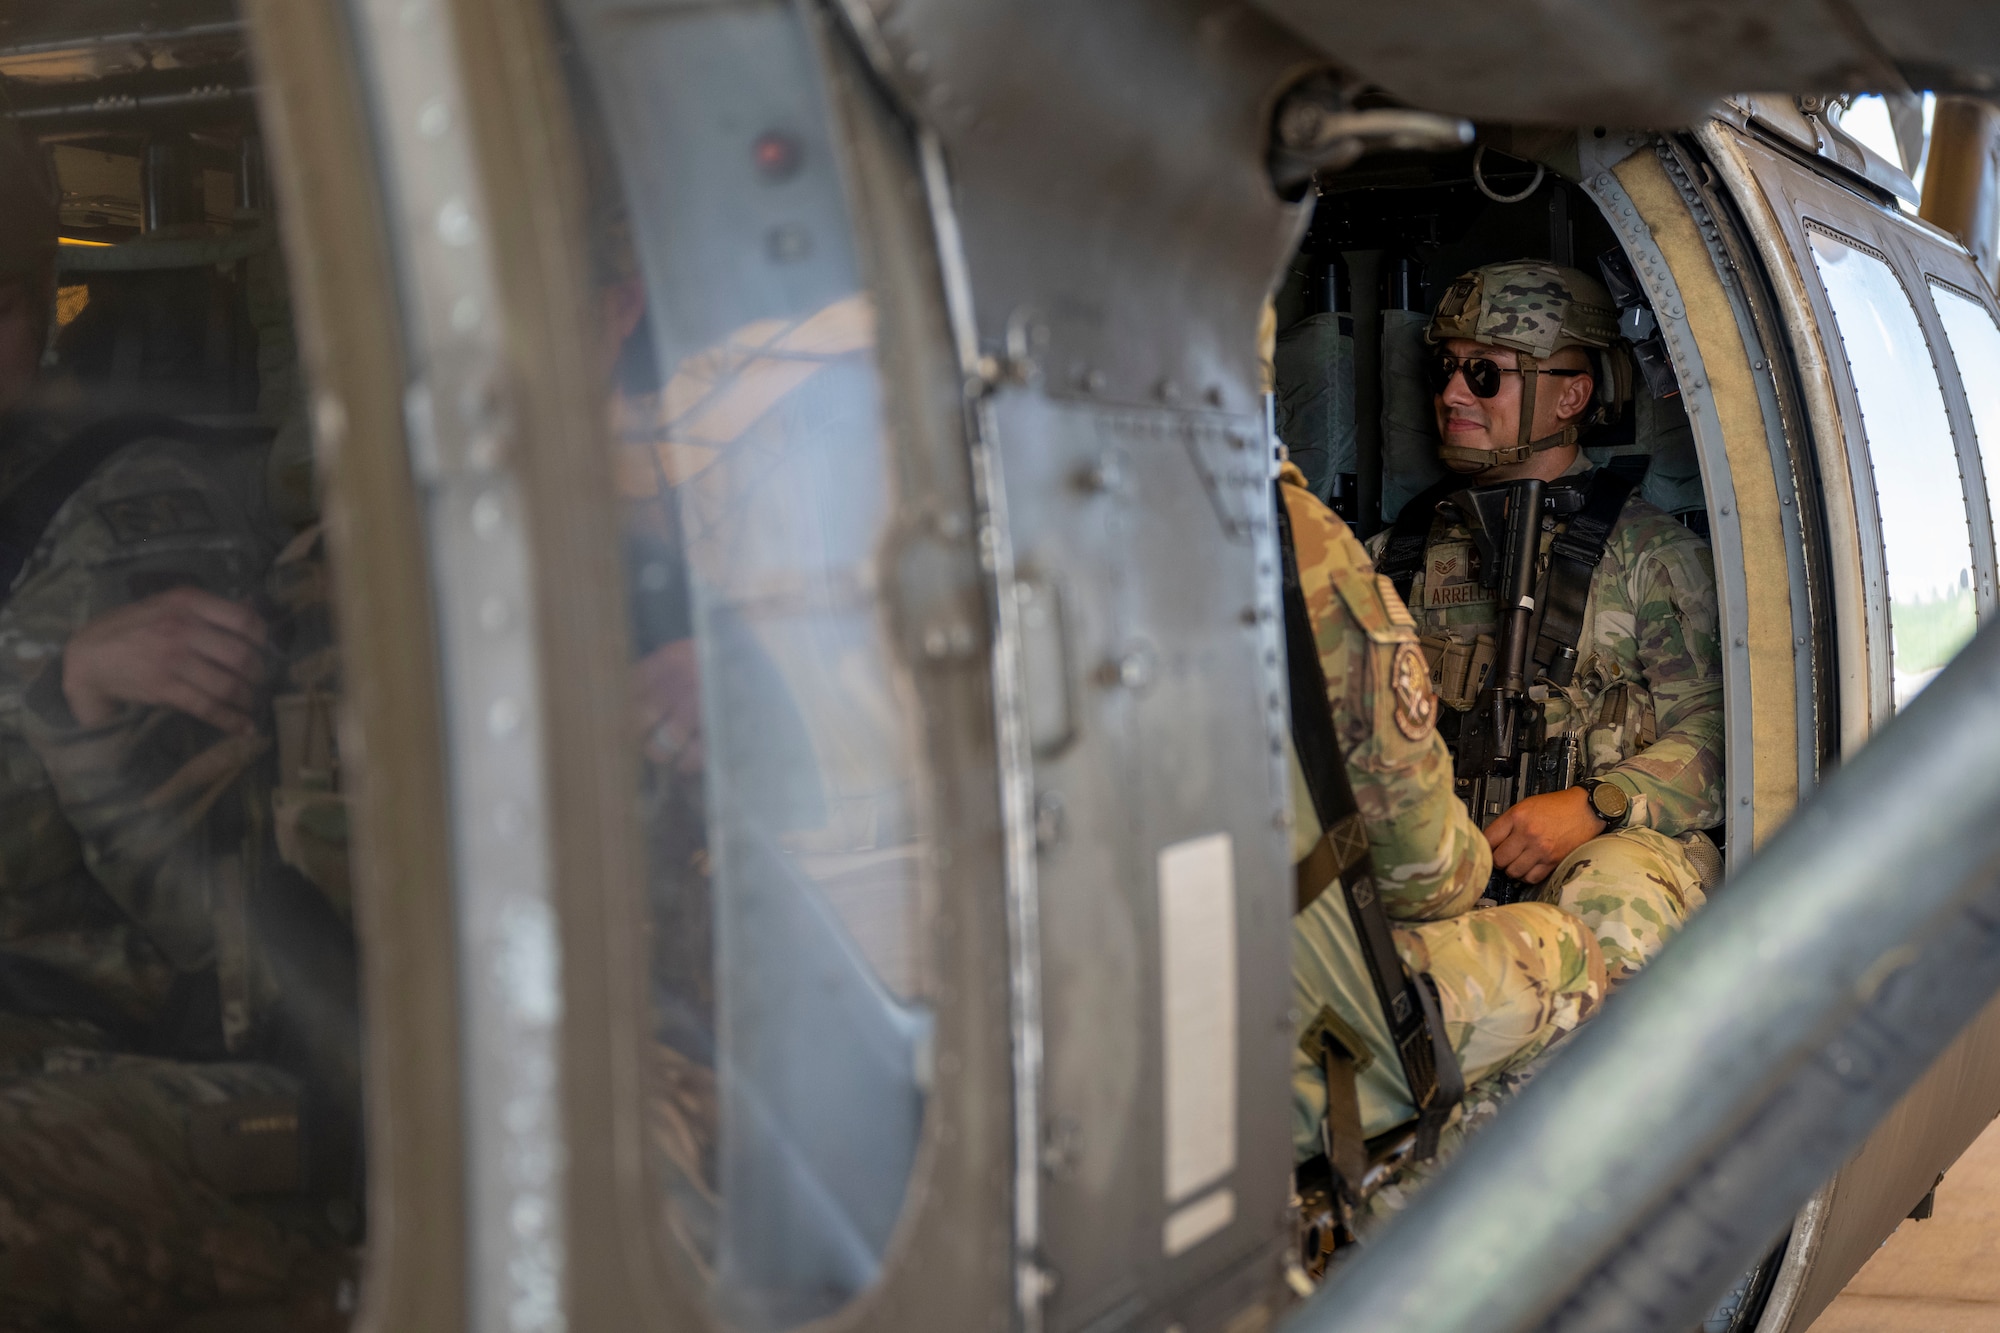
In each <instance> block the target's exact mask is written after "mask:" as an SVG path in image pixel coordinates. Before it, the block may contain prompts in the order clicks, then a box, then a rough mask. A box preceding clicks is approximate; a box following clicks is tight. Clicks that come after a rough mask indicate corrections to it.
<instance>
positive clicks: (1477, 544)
mask: <svg viewBox="0 0 2000 1333" xmlns="http://www.w3.org/2000/svg"><path fill="white" fill-rule="evenodd" d="M1616 317H1617V311H1616V308H1615V306H1614V305H1613V303H1612V301H1611V298H1610V296H1609V294H1608V293H1607V292H1606V291H1605V289H1604V288H1603V286H1602V285H1601V284H1599V283H1598V282H1597V281H1596V280H1595V279H1593V278H1591V277H1589V276H1587V275H1585V274H1583V273H1581V272H1579V271H1577V270H1575V269H1570V268H1562V267H1559V266H1557V265H1554V264H1548V263H1543V262H1539V261H1526V260H1524V261H1519V262H1514V263H1506V264H1490V265H1488V266H1486V267H1485V268H1482V269H1477V270H1475V271H1473V272H1471V273H1468V274H1466V275H1465V276H1463V277H1461V278H1460V279H1458V281H1457V282H1455V283H1454V284H1453V285H1452V287H1451V289H1450V290H1449V291H1448V292H1446V294H1445V296H1444V299H1443V301H1442V302H1440V303H1439V306H1438V310H1437V314H1436V316H1435V317H1434V318H1433V320H1432V322H1431V325H1430V329H1429V331H1428V334H1427V337H1428V339H1429V341H1430V342H1431V343H1432V345H1433V346H1434V347H1435V349H1436V351H1435V358H1434V363H1433V366H1432V387H1433V390H1434V392H1435V394H1436V400H1435V401H1436V409H1437V424H1438V432H1439V435H1440V437H1441V439H1442V441H1443V445H1442V448H1441V455H1442V457H1443V460H1444V462H1445V464H1446V466H1448V467H1450V468H1451V469H1452V470H1453V471H1454V472H1457V473H1459V474H1461V475H1462V476H1464V477H1467V478H1469V488H1468V483H1467V481H1465V480H1451V481H1447V482H1445V483H1442V484H1441V485H1440V486H1438V487H1434V488H1433V489H1432V490H1431V491H1428V492H1426V493H1425V494H1424V495H1421V496H1419V497H1417V498H1416V499H1415V500H1412V501H1411V502H1410V503H1409V504H1408V505H1407V506H1406V507H1405V508H1404V511H1403V513H1402V514H1401V515H1400V516H1399V517H1398V518H1397V521H1396V525H1395V527H1394V528H1393V529H1392V530H1391V531H1390V532H1388V533H1386V534H1383V535H1382V536H1380V537H1378V538H1377V539H1376V543H1375V554H1376V556H1377V559H1378V562H1379V566H1380V568H1381V570H1382V572H1383V574H1384V575H1386V576H1387V577H1388V578H1389V579H1390V581H1391V582H1393V583H1394V584H1395V585H1396V587H1397V590H1398V591H1400V592H1402V593H1403V594H1404V596H1405V598H1406V600H1407V602H1408V604H1409V606H1410V608H1411V610H1412V611H1413V612H1414V613H1415V616H1416V621H1417V626H1418V630H1419V632H1420V634H1421V636H1422V640H1421V641H1422V644H1423V650H1424V654H1425V658H1426V661H1427V667H1428V670H1429V673H1430V678H1431V681H1432V684H1433V686H1434V688H1435V689H1436V691H1437V693H1438V695H1439V696H1440V698H1441V699H1442V701H1443V702H1444V704H1445V705H1446V708H1447V710H1448V711H1447V712H1446V713H1445V714H1444V717H1443V724H1444V726H1445V727H1446V730H1447V733H1448V736H1449V737H1450V738H1451V739H1452V741H1453V744H1454V748H1455V749H1456V750H1457V751H1458V752H1459V758H1460V761H1461V763H1460V769H1459V777H1460V784H1459V785H1460V790H1461V793H1462V794H1463V793H1465V791H1466V790H1467V787H1468V778H1469V775H1468V772H1467V769H1466V767H1465V764H1464V760H1465V758H1466V754H1465V747H1466V746H1467V744H1468V743H1469V742H1471V741H1473V740H1474V739H1476V738H1479V737H1483V736H1484V735H1485V734H1486V733H1485V731H1484V728H1485V726H1486V723H1485V722H1484V721H1483V720H1482V715H1481V713H1479V712H1478V711H1476V710H1478V709H1479V708H1480V707H1481V705H1482V704H1483V703H1484V702H1485V698H1486V696H1487V695H1488V692H1489V691H1491V690H1493V688H1494V687H1495V686H1496V685H1497V684H1499V683H1501V678H1502V677H1503V676H1504V675H1505V674H1506V659H1507V657H1508V653H1507V651H1506V650H1507V646H1508V642H1507V640H1508V635H1507V629H1506V626H1505V625H1504V623H1503V622H1504V621H1505V619H1506V617H1505V615H1504V612H1503V606H1502V601H1503V597H1502V592H1501V585H1502V584H1503V583H1504V582H1505V579H1504V577H1503V576H1502V574H1501V570H1500V569H1497V568H1496V567H1495V566H1496V565H1503V566H1504V565H1505V564H1506V562H1507V561H1508V559H1509V553H1508V552H1507V551H1506V550H1504V549H1501V547H1502V546H1503V545H1504V543H1502V542H1500V541H1499V540H1498V539H1499V535H1500V534H1499V531H1498V525H1497V524H1495V523H1494V522H1492V521H1491V518H1490V516H1491V515H1492V514H1494V513H1497V512H1499V511H1498V508H1497V504H1498V501H1499V498H1500V497H1501V496H1502V495H1503V494H1521V493H1523V492H1522V488H1520V487H1518V486H1512V484H1513V483H1518V482H1522V481H1527V480H1532V481H1534V482H1536V483H1538V489H1540V490H1541V493H1542V504H1543V509H1542V514H1541V516H1540V521H1539V523H1530V524H1528V525H1526V526H1525V527H1524V529H1523V531H1522V533H1521V534H1520V535H1521V538H1522V540H1523V541H1524V542H1534V543H1537V544H1538V545H1537V546H1536V548H1535V549H1531V550H1524V551H1523V552H1522V553H1521V554H1522V556H1523V557H1524V558H1525V559H1526V561H1527V562H1528V563H1527V564H1526V565H1525V566H1524V567H1525V568H1526V569H1527V570H1528V571H1529V572H1530V574H1531V578H1532V589H1533V591H1532V597H1533V612H1532V616H1531V617H1525V616H1524V617H1523V620H1522V629H1521V631H1520V632H1521V633H1522V635H1523V637H1522V638H1521V640H1520V642H1521V643H1522V645H1523V650H1522V651H1521V653H1520V658H1519V661H1520V663H1521V665H1522V666H1523V667H1524V670H1522V671H1521V673H1520V679H1521V682H1522V684H1524V685H1525V686H1526V691H1525V693H1526V695H1527V696H1528V697H1529V699H1531V700H1532V713H1531V714H1530V715H1529V716H1531V717H1532V718H1533V722H1532V725H1530V724H1527V723H1524V724H1523V725H1522V727H1521V728H1520V731H1521V736H1520V742H1521V745H1522V747H1523V749H1524V750H1526V751H1532V754H1531V756H1530V757H1531V759H1532V760H1533V771H1534V773H1535V775H1536V777H1535V781H1534V782H1533V784H1532V785H1531V786H1530V789H1529V793H1526V794H1524V793H1521V792H1515V793H1514V794H1513V799H1512V800H1511V802H1510V803H1508V804H1505V805H1503V806H1501V807H1500V808H1493V807H1492V806H1489V807H1488V808H1487V809H1485V810H1484V811H1482V812H1480V814H1479V816H1478V817H1479V818H1480V819H1481V820H1482V822H1484V823H1485V828H1486V838H1487V841H1488V842H1489V843H1490V844H1491V846H1492V848H1493V864H1494V867H1495V869H1496V871H1498V872H1499V874H1500V875H1501V876H1504V877H1508V878H1511V880H1512V881H1514V882H1515V883H1516V884H1518V885H1520V886H1525V890H1524V891H1525V893H1526V894H1527V895H1528V896H1535V897H1539V898H1541V899H1542V900H1543V901H1547V902H1558V903H1560V904H1561V905H1562V906H1564V907H1566V908H1568V909H1569V910H1570V911H1572V912H1575V913H1576V914H1577V915H1579V916H1581V917H1582V918H1583V919H1584V920H1585V921H1586V922H1588V923H1589V925H1590V927H1591V929H1592V930H1593V931H1594V932H1595V933H1596V935H1597V940H1598V943H1599V945H1600V946H1601V947H1602V949H1603V952H1604V961H1605V964H1606V967H1607V968H1608V969H1609V973H1610V977H1611V982H1612V984H1613V985H1614V986H1616V985H1618V984H1619V983H1620V982H1622V981H1624V980H1626V979H1627V978H1629V977H1630V976H1631V975H1632V974H1633V973H1634V972H1636V971H1637V970H1638V969H1639V968H1640V967H1641V966H1642V965H1644V964H1645V963H1646V962H1647V961H1648V960H1649V959H1651V958H1652V957H1653V956H1654V955H1655V954H1657V953H1658V952H1659V950H1660V948H1661V947H1662V946H1663V945H1664V944H1665V942H1666V940H1667V939H1668V938H1669V937H1671V936H1672V935H1673V934H1674V932H1676V931H1677V930H1678V929H1679V928H1680V926H1681V925H1682V923H1684V922H1685V921H1686V920H1687V917H1688V915H1689V914H1690V913H1692V912H1693V911H1694V910H1695V909H1697V908H1698V907H1700V906H1701V904H1702V903H1703V902H1704V901H1705V899H1704V891H1705V890H1706V889H1707V888H1710V887H1712V886H1713V883H1714V881H1715V880H1716V879H1717V878H1718V877H1719V874H1720V869H1721V858H1720V855H1719V853H1718V852H1717V850H1716V848H1715V846H1714V844H1713V843H1711V842H1710V841H1709V840H1708V839H1707V837H1706V836H1705V835H1704V834H1703V833H1702V830H1704V829H1707V828H1710V827H1713V826H1714V825H1716V824H1719V823H1720V822H1721V821H1722V797H1723V790H1722V659H1721V651H1720V645H1719V642H1718V639H1717V629H1716V604H1715V574H1714V568H1713V565H1712V563H1711V561H1710V558H1709V553H1708V548H1707V546H1706V544H1705V543H1704V542H1703V541H1702V540H1701V539H1700V538H1699V537H1697V536H1696V535H1695V534H1694V533H1692V532H1690V531H1689V530H1688V529H1686V528H1685V527H1683V526H1681V525H1680V524H1679V523H1677V522H1676V521H1675V520H1674V519H1673V518H1672V517H1671V516H1669V515H1668V514H1666V513H1664V512H1663V511H1661V510H1660V509H1658V508H1657V507H1655V506H1654V505H1652V504H1649V503H1648V502H1647V501H1645V500H1643V499H1641V498H1640V497H1639V496H1638V495H1637V494H1636V489H1637V483H1638V480H1639V477H1640V475H1641V473H1642V471H1643V468H1636V469H1635V468H1633V467H1631V466H1629V465H1628V464H1627V462H1626V460H1622V459H1621V460H1617V461H1615V462H1614V463H1612V464H1609V465H1607V466H1605V467H1593V465H1592V464H1591V462H1590V460H1589V459H1588V458H1586V457H1585V456H1584V455H1583V453H1582V451H1581V448H1580V445H1579V438H1580V436H1581V434H1582V432H1583V430H1584V429H1585V428H1586V427H1588V426H1589V425H1590V424H1592V423H1593V422H1595V421H1597V420H1600V419H1603V418H1604V417H1606V416H1608V415H1610V414H1611V413H1613V412H1615V411H1616V407H1617V402H1618V399H1619V398H1620V396H1621V394H1620V392H1619V385H1618V384H1617V381H1618V380H1620V379H1621V378H1624V373H1623V362H1622V360H1621V359H1620V358H1621V352H1620V351H1619V349H1617V348H1616V347H1615V346H1614V344H1615V342H1616V338H1617V327H1616V322H1615V321H1616ZM1510 487H1511V489H1510ZM1496 488H1497V489H1496ZM1507 503H1509V504H1511V503H1512V501H1511V500H1510V501H1508V502H1507ZM1482 507H1484V508H1485V512H1486V514H1487V516H1488V519H1487V521H1485V522H1484V523H1482V521H1481V510H1482ZM1506 531H1507V532H1508V533H1509V534H1512V533H1513V532H1514V529H1513V528H1512V527H1509V528H1507V529H1506ZM1476 776H1477V775H1476V774H1475V775H1470V777H1472V778H1476Z"/></svg>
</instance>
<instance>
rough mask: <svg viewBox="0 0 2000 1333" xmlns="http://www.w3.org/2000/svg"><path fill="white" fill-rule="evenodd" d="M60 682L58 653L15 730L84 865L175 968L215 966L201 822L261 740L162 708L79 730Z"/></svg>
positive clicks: (208, 850) (256, 754) (211, 877)
mask: <svg viewBox="0 0 2000 1333" xmlns="http://www.w3.org/2000/svg"><path fill="white" fill-rule="evenodd" d="M61 677H62V658H61V657H60V656H58V657H56V658H55V659H53V660H52V661H51V662H50V663H49V665H48V667H47V668H46V669H45V670H44V671H43V673H42V675H41V676H40V677H39V678H37V680H36V681H35V683H34V685H32V686H31V687H30V688H29V690H28V698H27V703H28V707H27V709H26V714H25V718H24V728H25V730H26V733H27V738H28V742H29V744H31V745H32V746H33V747H34V748H35V751H36V753H37V754H39V755H40V756H41V759H42V763H43V766H44V767H45V768H46V769H47V771H48V774H49V779H50V781H51V782H52V783H53V784H54V787H55V793H56V798H57V800H58V801H59V802H60V804H61V807H62V812H63V815H64V817H65V818H66V819H67V820H68V821H69V824H70V826H71V827H72V828H73V829H74V830H75V833H76V835H77V838H78V839H79V840H80V842H81V843H82V846H83V856H84V864H85V865H86V866H87V867H88V869H89V870H90V872H91V874H92V875H93V876H94V877H95V878H96V879H97V881H98V883H100V884H102V885H103V886H104V888H105V889H106V890H107V891H108V892H109V893H110V894H111V896H112V898H113V899H114V900H116V902H117V903H118V905H119V907H120V908H122V909H123V910H124V911H125V913H126V915H127V916H129V917H130V918H131V919H132V920H133V921H134V922H135V923H136V924H138V925H139V926H140V927H141V928H142V929H144V930H145V932H146V934H147V936H148V937H149V938H150V939H151V940H152V941H153V943H154V945H155V946H156V947H158V949H159V950H160V952H161V953H162V954H164V955H165V956H166V958H167V960H168V961H169V962H170V963H172V964H173V966H174V968H175V969H176V970H177V971H181V972H191V971H194V970H196V969H198V968H202V967H205V966H207V965H208V964H209V963H211V962H213V961H214V958H215V929H214V924H213V923H214V920H215V903H214V901H213V897H212V895H213V892H214V881H215V878H216V876H215V874H214V870H215V866H214V848H213V847H212V846H211V840H210V838H209V836H208V833H209V824H208V817H209V814H210V812H211V811H212V810H214V809H215V808H216V806H217V805H218V803H219V802H222V801H224V800H226V799H227V798H228V797H229V796H230V793H231V791H232V789H233V788H234V787H235V786H236V784H237V782H238V780H239V779H240V778H242V777H243V776H244V774H245V773H246V771H248V770H249V769H250V768H251V766H252V765H253V764H254V763H255V762H256V761H257V760H258V759H259V758H260V757H261V756H262V755H263V753H264V751H265V750H266V749H267V748H268V747H269V744H270V742H269V740H268V739H267V738H265V737H263V736H256V735H252V736H221V737H218V736H217V735H216V733H215V732H214V730H213V729H212V728H207V727H205V726H203V724H201V723H197V722H195V721H194V720H193V719H191V718H188V717H186V716H183V715H181V714H177V713H174V712H173V711H171V710H169V709H165V708H149V709H135V710H132V711H130V712H128V713H125V714H122V715H121V716H119V717H117V718H115V719H113V720H112V721H110V722H108V723H105V724H104V725H102V726H98V727H84V726H80V725H79V724H78V723H77V722H76V720H75V718H73V717H72V716H71V715H70V712H69V705H68V703H67V702H66V701H65V700H64V699H63V694H62V686H61ZM237 813H238V812H237V811H236V810H231V811H229V812H228V814H229V815H232V816H233V815H236V814H237Z"/></svg>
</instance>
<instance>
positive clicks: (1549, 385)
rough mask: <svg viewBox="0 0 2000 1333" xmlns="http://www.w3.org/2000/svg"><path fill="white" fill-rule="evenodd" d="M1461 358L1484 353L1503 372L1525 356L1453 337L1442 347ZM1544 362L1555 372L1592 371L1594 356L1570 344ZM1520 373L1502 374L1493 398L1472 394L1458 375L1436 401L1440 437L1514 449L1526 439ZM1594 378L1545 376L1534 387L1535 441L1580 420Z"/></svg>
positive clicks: (1457, 442) (1471, 445)
mask: <svg viewBox="0 0 2000 1333" xmlns="http://www.w3.org/2000/svg"><path fill="white" fill-rule="evenodd" d="M1441 350H1443V351H1446V352H1449V353H1450V354H1451V355H1453V356H1455V357H1459V358H1461V359H1470V358H1473V357H1483V358H1485V359H1486V360H1488V361H1491V362H1492V363H1493V364H1494V365H1496V366H1499V367H1500V368H1501V369H1502V370H1518V369H1520V365H1521V358H1520V356H1519V354H1518V353H1516V352H1515V351H1514V350H1513V349H1512V348H1510V347H1495V346H1493V345H1492V344H1491V343H1480V342H1474V341H1472V340H1471V339H1470V338H1450V339H1447V340H1446V341H1445V342H1444V343H1443V344H1442V346H1441ZM1543 365H1544V366H1545V367H1546V368H1548V369H1550V370H1584V371H1587V370H1589V369H1590V360H1589V358H1588V357H1586V356H1585V355H1584V354H1583V353H1582V352H1580V351H1578V350H1577V349H1576V348H1574V347H1565V348H1563V349H1562V350H1561V351H1559V352H1557V353H1556V354H1555V355H1554V356H1551V357H1549V358H1548V359H1547V360H1546V361H1545V362H1543ZM1524 378H1525V377H1524V376H1521V375H1506V374H1503V375H1502V376H1500V389H1499V392H1497V393H1495V394H1494V395H1493V396H1492V397H1491V398H1481V397H1479V396H1478V395H1477V394H1475V393H1473V392H1472V387H1471V386H1470V385H1468V384H1467V383H1466V381H1465V375H1464V374H1463V373H1460V374H1457V375H1453V376H1452V377H1451V382H1450V383H1448V384H1446V385H1445V386H1444V391H1443V392H1441V393H1439V394H1438V396H1437V398H1436V399H1435V400H1434V403H1435V406H1436V408H1437V427H1438V438H1439V439H1441V440H1443V441H1444V442H1445V443H1446V444H1455V445H1459V446H1461V447H1463V448H1466V449H1484V450H1493V449H1511V448H1513V447H1514V446H1515V445H1517V444H1519V443H1520V441H1521V434H1520V432H1521V397H1522V389H1521V385H1522V381H1523V379H1524ZM1591 393H1592V380H1591V377H1590V376H1589V375H1587V374H1585V375H1576V376H1561V377H1558V376H1545V377H1543V379H1542V380H1541V383H1540V385H1539V386H1538V388H1537V389H1536V391H1535V419H1534V421H1533V423H1531V424H1532V429H1531V430H1530V431H1529V433H1528V438H1529V439H1531V440H1539V439H1542V438H1544V437H1546V436H1549V435H1553V434H1555V433H1556V432H1557V431H1559V430H1561V429H1562V428H1563V427H1564V426H1566V425H1568V424H1570V423H1571V422H1573V421H1576V420H1578V419H1580V418H1581V417H1582V415H1583V413H1584V411H1585V410H1586V409H1587V408H1588V407H1589V406H1590V396H1591Z"/></svg>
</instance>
